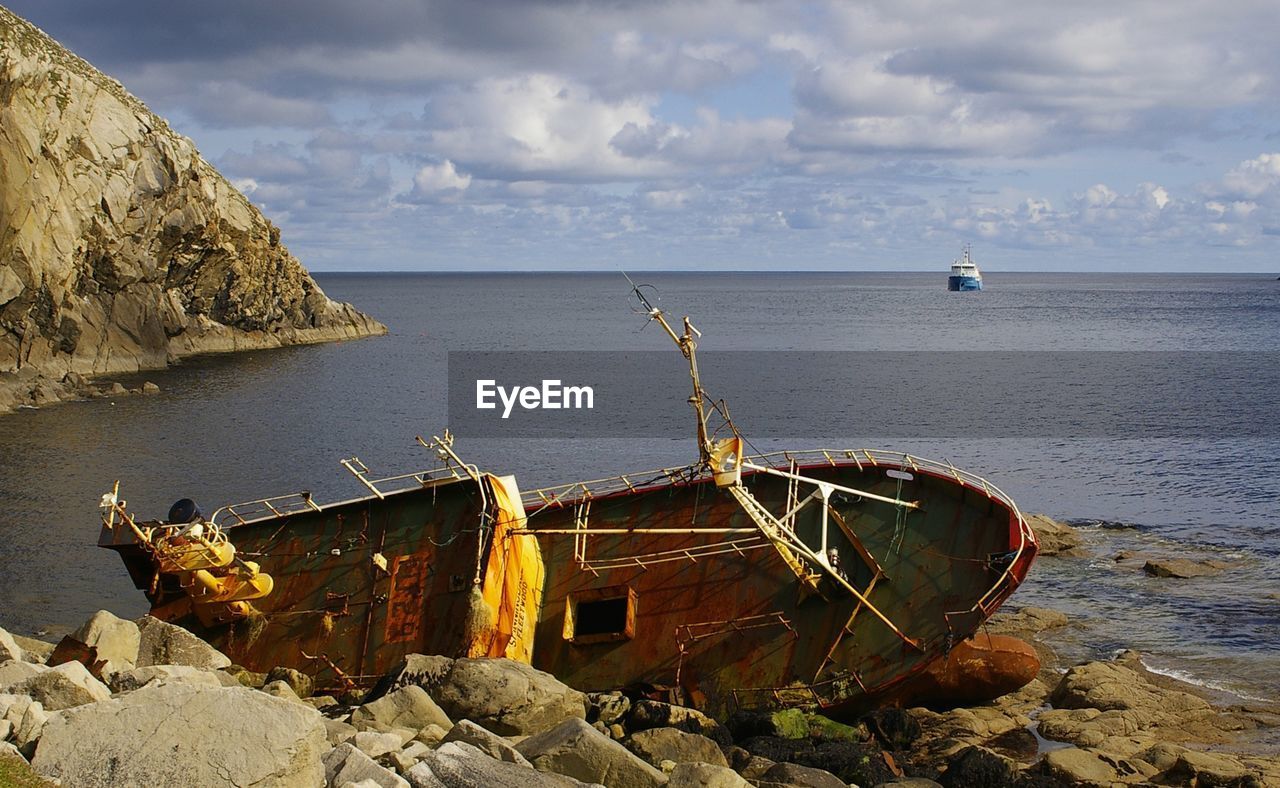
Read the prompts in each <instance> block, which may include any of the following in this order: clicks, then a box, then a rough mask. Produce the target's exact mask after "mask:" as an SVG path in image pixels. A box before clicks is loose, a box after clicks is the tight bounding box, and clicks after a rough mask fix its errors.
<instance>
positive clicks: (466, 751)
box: [405, 741, 612, 788]
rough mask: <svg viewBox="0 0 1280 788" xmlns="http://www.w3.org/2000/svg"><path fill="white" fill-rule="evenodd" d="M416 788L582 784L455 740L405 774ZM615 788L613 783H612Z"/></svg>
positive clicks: (553, 787) (562, 787) (539, 787)
mask: <svg viewBox="0 0 1280 788" xmlns="http://www.w3.org/2000/svg"><path fill="white" fill-rule="evenodd" d="M405 779H407V780H408V781H409V785H410V786H412V788H477V786H484V788H567V786H580V785H582V783H581V782H579V781H577V780H574V779H571V778H568V777H564V776H561V775H558V774H544V773H542V772H536V771H534V770H532V769H530V768H529V767H528V766H517V765H516V764H514V763H509V762H507V761H499V760H495V759H493V758H490V757H489V756H488V755H485V754H484V753H483V752H481V751H480V750H479V749H477V748H476V747H473V746H471V745H470V744H467V743H466V742H461V741H453V742H447V743H445V744H442V745H440V747H439V749H437V750H435V751H434V752H427V753H426V754H425V755H424V757H423V759H422V761H420V762H419V763H418V764H417V765H416V766H414V767H413V768H412V769H410V770H409V771H407V772H405ZM610 785H611V786H612V783H611V784H610Z"/></svg>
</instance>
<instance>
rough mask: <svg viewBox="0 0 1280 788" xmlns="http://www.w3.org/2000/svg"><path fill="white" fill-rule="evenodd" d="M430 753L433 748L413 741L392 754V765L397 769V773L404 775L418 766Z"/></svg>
mask: <svg viewBox="0 0 1280 788" xmlns="http://www.w3.org/2000/svg"><path fill="white" fill-rule="evenodd" d="M429 752H431V748H430V747H428V746H427V745H425V744H423V743H422V742H420V741H411V742H409V743H408V744H407V745H406V746H405V747H404V749H402V750H400V751H399V752H393V753H391V763H392V765H394V766H395V767H396V771H397V772H399V773H400V774H404V773H405V772H407V771H409V770H410V769H412V768H413V767H414V766H416V765H417V764H418V761H420V760H422V759H423V758H425V757H426V755H427V753H429Z"/></svg>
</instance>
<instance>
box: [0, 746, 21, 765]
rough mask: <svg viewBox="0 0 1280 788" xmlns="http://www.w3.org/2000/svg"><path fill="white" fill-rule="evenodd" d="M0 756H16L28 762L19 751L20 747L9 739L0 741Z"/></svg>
mask: <svg viewBox="0 0 1280 788" xmlns="http://www.w3.org/2000/svg"><path fill="white" fill-rule="evenodd" d="M0 758H16V759H18V760H20V761H23V762H26V760H27V759H26V758H25V757H23V755H22V753H21V752H19V751H18V748H17V747H15V746H13V745H12V744H10V743H9V742H7V741H0Z"/></svg>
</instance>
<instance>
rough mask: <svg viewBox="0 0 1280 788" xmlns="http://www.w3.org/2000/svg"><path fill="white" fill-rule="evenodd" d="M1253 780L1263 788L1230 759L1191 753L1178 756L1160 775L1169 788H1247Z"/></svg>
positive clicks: (1215, 754) (1242, 765) (1243, 768)
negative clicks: (1233, 787) (1203, 787)
mask: <svg viewBox="0 0 1280 788" xmlns="http://www.w3.org/2000/svg"><path fill="white" fill-rule="evenodd" d="M1250 778H1252V779H1253V780H1254V781H1255V782H1256V784H1257V785H1262V783H1261V781H1260V780H1258V777H1257V776H1256V775H1254V774H1253V773H1252V772H1251V771H1250V770H1249V769H1248V768H1246V767H1245V766H1244V764H1242V763H1240V761H1239V760H1237V759H1236V758H1234V757H1232V756H1230V755H1226V754H1224V753H1209V752H1193V751H1191V750H1184V751H1183V752H1181V753H1179V754H1178V758H1177V760H1176V761H1174V764H1173V765H1172V766H1170V767H1169V768H1168V769H1167V770H1166V771H1165V772H1164V773H1163V774H1162V775H1160V780H1161V782H1165V783H1168V784H1170V785H1238V786H1245V785H1247V784H1248V781H1249V780H1250Z"/></svg>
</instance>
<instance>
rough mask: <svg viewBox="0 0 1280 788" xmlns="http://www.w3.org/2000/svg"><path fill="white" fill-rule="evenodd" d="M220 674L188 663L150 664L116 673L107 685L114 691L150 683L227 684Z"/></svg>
mask: <svg viewBox="0 0 1280 788" xmlns="http://www.w3.org/2000/svg"><path fill="white" fill-rule="evenodd" d="M218 675H219V674H218V672H217V671H208V670H201V669H199V668H193V667H189V666H187V665H150V666H148V667H145V668H134V669H132V670H125V671H121V672H119V673H114V674H112V675H111V678H110V680H109V681H108V682H107V686H109V687H110V688H111V691H112V692H133V691H134V690H138V689H142V688H143V687H145V686H148V685H150V684H187V685H189V686H192V687H222V686H225V685H224V684H223V683H222V681H221V680H220V679H219V678H218ZM223 675H225V674H223Z"/></svg>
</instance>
